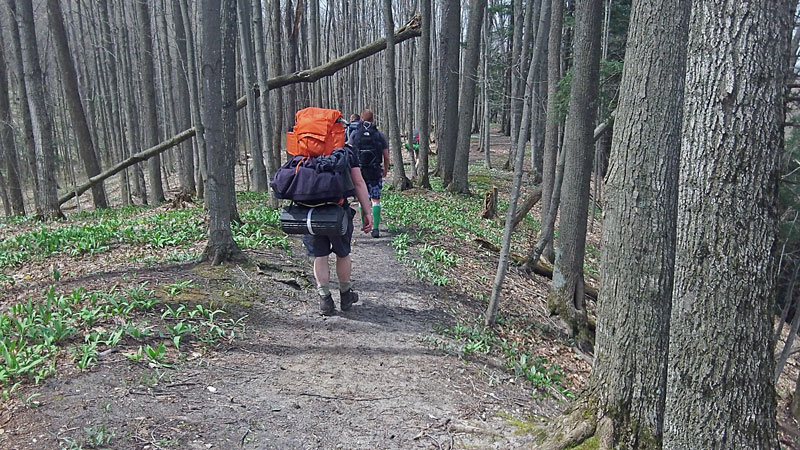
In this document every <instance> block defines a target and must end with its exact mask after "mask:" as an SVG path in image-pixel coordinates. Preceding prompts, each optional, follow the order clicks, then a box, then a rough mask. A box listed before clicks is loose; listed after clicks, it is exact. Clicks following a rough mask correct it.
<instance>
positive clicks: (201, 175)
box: [178, 0, 208, 198]
mask: <svg viewBox="0 0 800 450" xmlns="http://www.w3.org/2000/svg"><path fill="white" fill-rule="evenodd" d="M178 1H179V2H180V7H181V18H182V19H183V29H184V32H185V33H186V61H187V64H186V73H187V75H188V76H187V79H188V82H189V102H190V103H191V117H192V122H193V123H194V126H195V128H197V137H196V138H195V140H194V142H195V153H196V154H197V165H196V168H197V172H198V174H197V175H198V176H197V184H196V186H197V196H198V197H200V198H205V186H206V183H207V181H208V170H207V169H208V164H207V162H206V154H207V152H206V141H205V138H204V134H203V121H202V117H201V114H200V91H199V89H200V83H199V81H198V76H199V73H200V70H199V68H198V65H199V62H198V60H199V58H198V56H197V52H196V50H195V49H196V48H197V47H198V46H197V43H196V39H195V35H194V31H193V29H192V21H191V18H190V15H189V5H188V3H187V2H186V0H178ZM178 49H179V50H180V47H178Z"/></svg>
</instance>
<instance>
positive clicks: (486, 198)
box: [481, 187, 497, 219]
mask: <svg viewBox="0 0 800 450" xmlns="http://www.w3.org/2000/svg"><path fill="white" fill-rule="evenodd" d="M481 217H483V218H484V219H494V218H495V217H497V188H496V187H493V188H492V189H491V190H489V191H486V193H484V194H483V210H482V211H481Z"/></svg>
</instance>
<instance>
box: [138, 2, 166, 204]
mask: <svg viewBox="0 0 800 450" xmlns="http://www.w3.org/2000/svg"><path fill="white" fill-rule="evenodd" d="M149 8H150V7H149V6H148V2H136V16H137V20H138V21H139V26H140V27H141V30H140V32H139V42H138V43H139V51H140V53H141V54H140V58H141V60H140V64H141V74H142V80H141V86H142V116H143V117H142V118H143V119H144V124H143V125H144V127H143V128H144V130H143V131H144V136H143V137H144V139H143V140H144V146H143V147H144V148H147V147H152V146H153V145H156V144H157V143H158V129H159V128H158V116H157V112H156V93H155V78H154V74H153V72H154V71H153V64H154V62H153V61H154V59H153V36H152V31H151V27H150V12H149ZM147 167H148V171H147V173H148V176H149V178H150V202H151V203H152V204H155V205H157V204H159V203H161V202H163V201H164V187H163V184H162V182H161V157H160V156H158V155H155V156H153V157H152V158H150V160H148V166H147Z"/></svg>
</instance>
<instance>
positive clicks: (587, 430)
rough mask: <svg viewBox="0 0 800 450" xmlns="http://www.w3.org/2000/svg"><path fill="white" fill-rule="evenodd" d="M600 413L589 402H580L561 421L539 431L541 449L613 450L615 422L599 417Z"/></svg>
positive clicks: (538, 444) (538, 446) (537, 446)
mask: <svg viewBox="0 0 800 450" xmlns="http://www.w3.org/2000/svg"><path fill="white" fill-rule="evenodd" d="M597 415H598V411H597V409H596V408H595V407H593V406H592V405H591V403H590V402H589V401H588V400H586V399H583V400H577V401H576V402H575V404H573V406H571V407H570V409H569V410H567V412H565V413H564V415H563V416H561V418H560V419H558V422H557V423H555V424H552V425H550V426H549V427H547V428H541V429H539V431H538V434H539V436H540V441H539V442H538V443H537V445H536V447H535V448H536V449H540V450H566V449H575V450H590V449H591V450H595V449H604V450H605V449H608V450H611V449H612V448H613V444H614V439H613V437H614V433H613V421H612V420H611V419H610V418H607V417H606V418H600V419H598V417H597Z"/></svg>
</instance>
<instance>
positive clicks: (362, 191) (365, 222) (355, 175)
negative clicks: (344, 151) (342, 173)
mask: <svg viewBox="0 0 800 450" xmlns="http://www.w3.org/2000/svg"><path fill="white" fill-rule="evenodd" d="M350 178H352V179H353V186H354V187H355V189H356V198H358V203H360V204H361V221H362V225H361V229H362V230H364V233H369V232H370V231H372V204H371V203H370V202H369V192H367V183H365V182H364V177H362V176H361V168H360V167H353V168H351V169H350Z"/></svg>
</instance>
